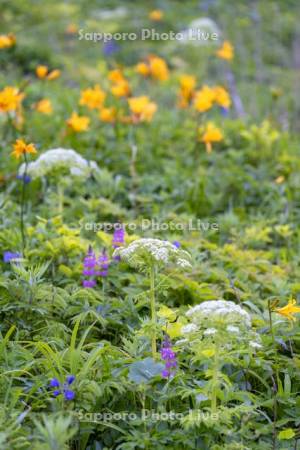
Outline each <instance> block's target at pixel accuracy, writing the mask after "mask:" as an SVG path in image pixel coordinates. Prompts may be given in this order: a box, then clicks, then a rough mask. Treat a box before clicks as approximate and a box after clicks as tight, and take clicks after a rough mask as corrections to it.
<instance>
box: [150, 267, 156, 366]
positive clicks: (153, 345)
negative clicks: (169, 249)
mask: <svg viewBox="0 0 300 450" xmlns="http://www.w3.org/2000/svg"><path fill="white" fill-rule="evenodd" d="M150 306H151V321H152V326H153V330H152V340H151V348H152V357H153V359H155V357H156V305H155V268H154V266H151V268H150Z"/></svg>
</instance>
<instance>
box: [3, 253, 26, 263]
mask: <svg viewBox="0 0 300 450" xmlns="http://www.w3.org/2000/svg"><path fill="white" fill-rule="evenodd" d="M19 258H22V256H21V254H20V253H13V252H10V251H7V252H4V253H3V262H5V263H8V262H10V261H13V260H14V259H19Z"/></svg>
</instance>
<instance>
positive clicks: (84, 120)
mask: <svg viewBox="0 0 300 450" xmlns="http://www.w3.org/2000/svg"><path fill="white" fill-rule="evenodd" d="M67 125H68V127H69V128H71V129H72V130H73V131H75V132H77V133H80V132H82V131H87V130H88V129H89V125H90V118H89V117H86V116H79V115H78V114H77V113H76V112H73V113H72V115H71V117H70V118H69V119H68V120H67Z"/></svg>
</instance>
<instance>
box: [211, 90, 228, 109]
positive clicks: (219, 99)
mask: <svg viewBox="0 0 300 450" xmlns="http://www.w3.org/2000/svg"><path fill="white" fill-rule="evenodd" d="M214 93H215V102H216V103H217V104H218V105H219V106H222V107H223V108H226V109H227V108H229V107H230V105H231V99H230V95H229V93H228V92H227V91H226V89H224V88H223V87H222V86H215V87H214Z"/></svg>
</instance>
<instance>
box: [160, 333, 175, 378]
mask: <svg viewBox="0 0 300 450" xmlns="http://www.w3.org/2000/svg"><path fill="white" fill-rule="evenodd" d="M160 355H161V358H162V359H163V360H164V361H165V369H164V370H163V371H162V373H161V374H162V376H163V377H164V378H172V377H173V376H174V375H175V370H176V367H177V361H176V353H175V352H173V350H172V345H171V341H170V338H169V336H168V335H166V336H165V338H164V340H163V342H162V347H161V349H160Z"/></svg>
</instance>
